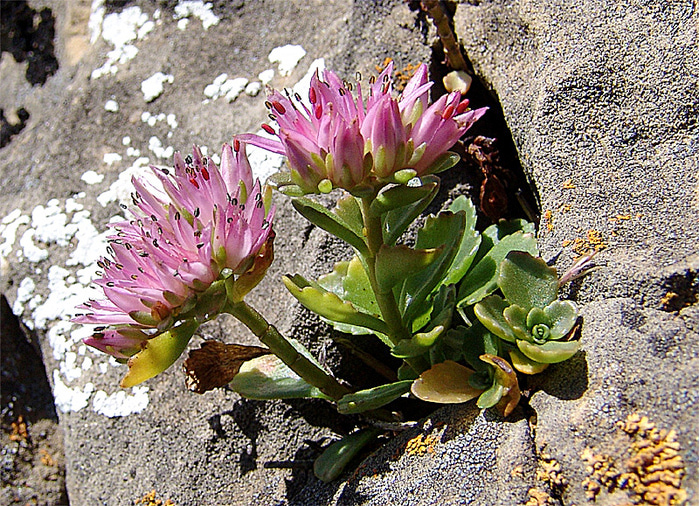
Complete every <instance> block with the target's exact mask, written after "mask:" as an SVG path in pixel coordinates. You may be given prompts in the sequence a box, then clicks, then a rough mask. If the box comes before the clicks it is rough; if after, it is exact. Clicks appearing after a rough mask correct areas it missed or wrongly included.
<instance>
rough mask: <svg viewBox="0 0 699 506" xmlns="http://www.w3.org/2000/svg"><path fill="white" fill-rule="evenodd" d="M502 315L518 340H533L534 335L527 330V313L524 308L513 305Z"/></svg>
mask: <svg viewBox="0 0 699 506" xmlns="http://www.w3.org/2000/svg"><path fill="white" fill-rule="evenodd" d="M502 315H503V316H504V317H505V321H506V322H507V323H508V325H509V326H510V328H511V329H512V332H514V334H515V336H517V339H523V340H525V341H531V340H532V335H531V333H530V332H529V329H528V328H527V311H526V310H525V309H524V308H523V307H520V306H517V305H514V304H513V305H512V306H508V307H507V308H505V310H504V311H503V312H502Z"/></svg>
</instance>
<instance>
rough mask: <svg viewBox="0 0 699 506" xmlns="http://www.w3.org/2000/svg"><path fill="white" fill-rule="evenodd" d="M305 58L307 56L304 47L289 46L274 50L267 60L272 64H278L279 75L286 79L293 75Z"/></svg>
mask: <svg viewBox="0 0 699 506" xmlns="http://www.w3.org/2000/svg"><path fill="white" fill-rule="evenodd" d="M304 56H306V50H305V49H304V48H303V47H301V46H298V45H293V44H287V45H286V46H281V47H275V48H274V49H272V51H271V52H270V53H269V56H268V57H267V58H268V59H269V61H270V63H277V64H278V66H277V69H278V70H279V74H280V75H281V76H283V77H285V76H288V75H289V74H291V72H292V71H293V70H294V69H295V68H296V65H298V64H299V62H300V61H301V58H303V57H304Z"/></svg>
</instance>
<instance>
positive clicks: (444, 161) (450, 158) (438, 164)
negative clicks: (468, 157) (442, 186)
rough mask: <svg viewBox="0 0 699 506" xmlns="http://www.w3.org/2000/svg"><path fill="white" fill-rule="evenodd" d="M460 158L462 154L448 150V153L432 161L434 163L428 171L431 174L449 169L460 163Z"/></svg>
mask: <svg viewBox="0 0 699 506" xmlns="http://www.w3.org/2000/svg"><path fill="white" fill-rule="evenodd" d="M460 160H461V156H459V155H458V154H456V153H453V152H451V151H447V152H446V153H444V154H442V155H440V156H439V157H437V159H436V160H435V161H434V162H432V165H430V167H429V169H428V172H429V173H430V174H439V173H440V172H444V171H445V170H447V169H451V168H452V167H453V166H454V165H456V164H457V163H459V161H460Z"/></svg>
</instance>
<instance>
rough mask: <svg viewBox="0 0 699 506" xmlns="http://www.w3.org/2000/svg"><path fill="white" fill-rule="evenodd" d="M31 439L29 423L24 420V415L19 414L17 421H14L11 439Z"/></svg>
mask: <svg viewBox="0 0 699 506" xmlns="http://www.w3.org/2000/svg"><path fill="white" fill-rule="evenodd" d="M27 439H29V432H28V431H27V423H26V422H25V421H24V417H23V416H22V415H19V416H18V417H17V421H16V422H12V432H11V433H10V441H20V442H22V441H26V440H27Z"/></svg>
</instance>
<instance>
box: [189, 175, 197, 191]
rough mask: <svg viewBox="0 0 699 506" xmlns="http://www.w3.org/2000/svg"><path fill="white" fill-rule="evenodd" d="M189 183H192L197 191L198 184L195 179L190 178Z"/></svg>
mask: <svg viewBox="0 0 699 506" xmlns="http://www.w3.org/2000/svg"><path fill="white" fill-rule="evenodd" d="M189 182H190V183H192V184H193V185H194V186H195V187H196V189H197V190H198V189H199V183H197V180H196V179H194V178H193V177H190V178H189Z"/></svg>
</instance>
